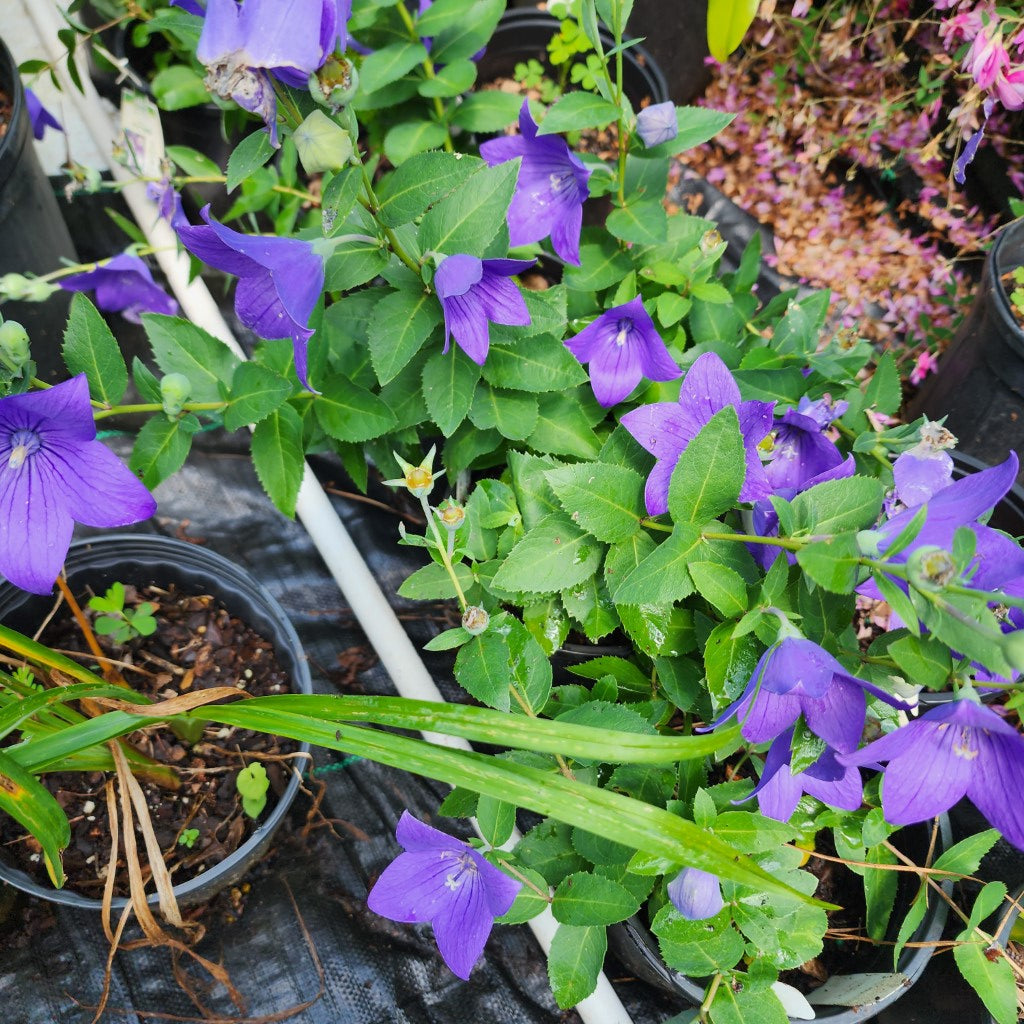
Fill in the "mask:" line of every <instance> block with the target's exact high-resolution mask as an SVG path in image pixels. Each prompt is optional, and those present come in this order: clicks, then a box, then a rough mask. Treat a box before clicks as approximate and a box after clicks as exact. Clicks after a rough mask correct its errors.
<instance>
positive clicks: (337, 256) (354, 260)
mask: <svg viewBox="0 0 1024 1024" xmlns="http://www.w3.org/2000/svg"><path fill="white" fill-rule="evenodd" d="M387 265H388V253H387V250H386V249H382V248H381V247H380V246H379V245H368V244H367V243H366V242H361V241H359V240H358V239H352V240H350V241H346V242H342V243H340V244H339V245H337V246H335V248H334V252H333V254H332V255H331V256H330V258H329V259H328V260H327V264H326V266H325V268H324V270H325V277H326V289H327V291H329V292H345V291H349V290H350V289H352V288H358V287H359V285H361V284H366V282H367V281H372V280H373V279H374V278H375V277H376V276H377V275H378V274H379V273H380V272H381V271H382V270H383V269H384V268H385V267H386V266H387Z"/></svg>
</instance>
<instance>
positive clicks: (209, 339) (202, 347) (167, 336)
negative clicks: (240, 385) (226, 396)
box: [142, 313, 241, 402]
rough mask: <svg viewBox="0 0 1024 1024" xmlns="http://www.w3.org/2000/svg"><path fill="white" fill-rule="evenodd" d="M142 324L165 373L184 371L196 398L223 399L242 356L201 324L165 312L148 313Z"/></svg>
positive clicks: (210, 400) (194, 398)
mask: <svg viewBox="0 0 1024 1024" xmlns="http://www.w3.org/2000/svg"><path fill="white" fill-rule="evenodd" d="M142 326H143V328H144V329H145V331H146V337H147V338H149V344H150V345H151V346H152V349H153V358H154V359H155V360H156V364H157V366H159V367H160V369H161V370H162V371H163V372H164V373H183V374H184V375H185V376H186V377H188V379H189V383H190V384H191V385H192V400H193V401H195V402H218V401H222V400H223V395H222V394H221V385H224V386H225V387H227V386H228V385H229V384H230V383H231V379H232V377H233V376H234V373H235V368H236V367H237V366H238V364H239V363H240V362H241V360H240V359H239V358H238V356H236V355H235V354H234V352H232V351H231V349H229V348H228V347H227V345H225V344H224V342H222V341H220V340H218V339H217V338H215V337H214V336H213V335H212V334H209V333H208V332H207V331H204V330H203V329H202V328H201V327H197V326H196V325H195V324H193V323H190V322H189V321H188V320H181V319H179V318H177V317H173V316H164V315H163V314H161V313H145V314H143V317H142Z"/></svg>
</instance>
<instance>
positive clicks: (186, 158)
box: [164, 146, 224, 177]
mask: <svg viewBox="0 0 1024 1024" xmlns="http://www.w3.org/2000/svg"><path fill="white" fill-rule="evenodd" d="M164 152H165V153H166V154H167V156H168V157H169V158H170V159H171V161H172V162H173V163H174V164H175V165H176V166H177V167H179V168H180V169H181V170H182V171H183V172H184V173H185V174H188V175H193V176H195V177H205V176H206V175H214V174H223V173H224V172H223V171H222V169H221V168H220V167H219V166H218V165H217V164H216V163H214V162H213V161H212V160H211V159H210V158H209V157H208V156H206V154H205V153H200V152H199V151H198V150H196V149H192V148H191V147H190V146H165V147H164Z"/></svg>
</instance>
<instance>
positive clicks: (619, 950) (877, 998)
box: [608, 815, 952, 1024]
mask: <svg viewBox="0 0 1024 1024" xmlns="http://www.w3.org/2000/svg"><path fill="white" fill-rule="evenodd" d="M938 823H939V831H938V840H937V842H936V850H935V856H938V854H940V853H941V852H942V851H943V850H945V849H947V848H948V847H949V846H950V845H951V832H950V827H949V820H948V818H947V817H946V815H942V816H940V817H939V818H938ZM893 839H894V842H895V843H896V844H898V845H899V848H900V849H901V850H902V851H903V852H904V853H906V854H907V855H908V856H909V857H911V858H912V859H914V860H915V861H916V862H920V860H922V859H923V858H924V856H925V854H926V852H927V850H928V844H929V841H930V839H931V823H930V822H929V823H928V825H927V826H925V825H915V826H910V827H908V828H905V829H902V830H901V831H900V832H897V833H896V834H895V835H894V837H893ZM943 887H944V888H945V889H946V891H947V892H949V891H951V890H952V882H945V883H943ZM917 888H918V885H917V876H916V875H914V874H911V873H905V872H900V879H899V891H898V895H897V898H896V907H895V911H894V913H893V919H894V920H893V921H890V926H889V930H890V933H891V934H889V935H887V938H888V939H894V938H895V936H896V933H897V931H898V929H899V924H900V921H901V920H902V915H903V912H905V911H906V909H907V907H908V906H909V905H910V902H911V900H912V899H913V897H914V895H915V894H916V892H917ZM947 910H948V906H947V904H946V902H945V901H944V900H940V899H930V900H929V901H928V909H927V911H926V912H925V916H924V918H923V919H922V921H921V923H920V925H918V927H917V929H916V931H915V932H914V934H913V935H912V936H911V940H910V941H912V942H932V941H935V940H937V939H938V938H939V937H940V936H941V935H942V929H943V927H944V926H945V923H946V914H947ZM608 936H609V940H610V942H611V948H612V950H613V951H614V952H615V954H616V955H617V956H618V957H619V959H620V960H621V961H622V963H623V964H625V966H626V967H627V968H628V969H629V970H630V971H631V972H632V973H633V974H635V975H636V976H637V977H638V978H640V979H641V980H643V981H646V982H648V983H649V984H651V985H654V986H655V987H656V988H659V989H662V990H663V991H665V992H669V993H671V994H673V995H677V996H681V997H683V999H685V1000H686V1001H687V1002H688V1003H690V1004H691V1005H693V1006H700V1005H701V1002H702V1001H703V999H704V990H705V988H706V982H705V981H702V980H701V979H693V978H689V977H687V976H686V975H683V974H680V973H679V972H678V971H675V970H673V969H672V968H670V967H668V966H667V965H666V964H665V962H664V960H662V958H661V955H660V952H659V949H658V940H657V938H656V937H655V936H654V935H653V934H652V933H651V932H650V931H649V929H648V928H647V927H646V925H645V924H644V923H643V922H642V921H641V920H640V918H639V917H638V916H634V917H632V918H630V919H629V920H628V921H624V922H622V923H621V924H617V925H613V926H612V927H611V928H610V929H609V931H608ZM931 955H932V950H931V949H930V948H927V947H913V948H905V949H904V950H903V953H902V954H901V956H900V961H899V972H898V973H897V974H893V973H892V947H891V946H878V947H875V950H874V953H873V955H872V957H871V958H870V962H862V963H860V964H858V968H857V974H854V975H850V976H849V977H843V978H842V980H843V982H844V983H845V982H850V983H854V984H853V985H851V987H850V990H849V991H850V992H851V997H850V999H848V1000H847V1002H852V1001H853V999H857V1000H858V1001H857V1002H856V1004H855V1005H839V1004H838V1003H836V1004H832V1003H828V1002H823V1001H819V1000H817V999H816V994H815V993H814V992H812V993H810V994H809V995H808V997H807V998H808V1000H809V1001H810V1002H811V1004H812V1005H813V1006H814V1010H815V1013H816V1015H817V1017H816V1019H817V1020H821V1021H828V1022H829V1024H858V1022H861V1021H868V1020H871V1019H872V1018H874V1017H875V1016H876V1015H877V1014H879V1013H881V1012H882V1011H883V1010H884V1009H885V1008H886V1007H888V1006H890V1005H891V1004H892V1003H894V1002H896V1000H898V999H899V998H900V997H901V996H903V995H904V994H905V993H906V992H907V991H908V990H909V989H910V987H911V986H912V985H913V984H914V983H915V982H916V981H917V979H918V978H919V977H920V976H921V973H922V972H923V971H924V969H925V967H926V966H927V964H928V961H929V959H930V958H931ZM867 972H870V973H867ZM862 976H863V977H864V978H865V980H866V979H867V978H870V979H872V982H873V983H872V984H868V983H865V984H863V985H861V984H860V983H859V979H860V978H861V977H862ZM837 977H842V976H836V975H833V978H837ZM830 982H831V979H830ZM827 990H828V984H826V985H825V986H822V988H821V989H819V990H818V992H819V993H826V992H827ZM789 1019H790V1021H792V1022H793V1024H796V1022H795V1020H794V1018H792V1017H791V1018H789ZM893 1019H894V1020H898V1019H899V1016H898V1015H897V1016H895V1017H894V1018H893Z"/></svg>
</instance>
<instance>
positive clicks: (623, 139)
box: [615, 18, 629, 206]
mask: <svg viewBox="0 0 1024 1024" xmlns="http://www.w3.org/2000/svg"><path fill="white" fill-rule="evenodd" d="M615 22H616V23H615V46H616V51H615V103H616V105H617V106H618V108H619V139H618V142H619V160H618V179H619V205H620V206H625V205H626V149H627V146H628V145H629V133H628V132H627V130H626V118H625V115H624V113H623V110H622V50H621V49H619V47H621V46H622V25H621V23H620V22H621V19H619V18H616V19H615Z"/></svg>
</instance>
